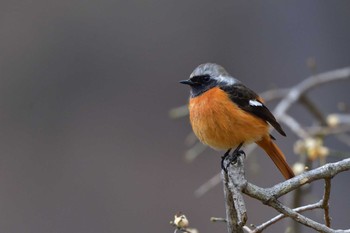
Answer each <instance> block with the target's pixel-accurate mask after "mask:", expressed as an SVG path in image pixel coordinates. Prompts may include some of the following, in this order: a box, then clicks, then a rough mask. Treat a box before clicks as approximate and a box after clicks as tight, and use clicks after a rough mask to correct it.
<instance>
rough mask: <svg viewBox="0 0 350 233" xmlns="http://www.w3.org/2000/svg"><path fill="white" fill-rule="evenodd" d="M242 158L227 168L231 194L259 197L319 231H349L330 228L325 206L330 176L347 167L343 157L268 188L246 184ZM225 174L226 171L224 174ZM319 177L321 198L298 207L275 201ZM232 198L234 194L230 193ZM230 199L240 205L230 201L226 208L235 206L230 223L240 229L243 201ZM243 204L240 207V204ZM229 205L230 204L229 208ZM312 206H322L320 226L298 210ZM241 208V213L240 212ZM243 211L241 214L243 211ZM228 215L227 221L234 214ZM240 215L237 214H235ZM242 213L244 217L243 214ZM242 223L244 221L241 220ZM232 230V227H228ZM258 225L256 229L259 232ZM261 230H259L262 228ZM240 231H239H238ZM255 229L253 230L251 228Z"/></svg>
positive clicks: (326, 206) (349, 162)
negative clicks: (323, 219)
mask: <svg viewBox="0 0 350 233" xmlns="http://www.w3.org/2000/svg"><path fill="white" fill-rule="evenodd" d="M243 170H244V168H243V158H241V157H239V158H238V162H237V163H236V164H235V165H232V166H230V167H229V170H228V174H227V175H226V177H225V179H228V182H227V183H225V184H230V183H232V184H230V185H225V187H227V188H228V189H229V190H230V191H231V193H235V196H236V197H237V196H239V193H237V191H240V190H241V191H242V192H243V193H245V194H246V195H248V196H250V197H252V198H255V199H257V200H260V201H261V202H262V203H263V204H265V205H268V206H271V207H273V208H274V209H276V210H277V211H278V212H280V213H281V214H283V215H284V216H288V217H290V218H292V219H294V220H295V221H297V222H299V223H301V224H303V225H305V226H308V227H310V228H312V229H315V230H317V231H319V232H325V233H334V232H350V230H345V231H343V230H333V229H331V228H329V226H330V217H329V208H328V203H329V196H330V179H332V178H333V177H334V176H335V175H337V174H338V173H340V172H343V171H347V170H350V159H344V160H342V161H339V162H336V163H329V164H326V165H324V166H322V167H319V168H317V169H314V170H311V171H308V172H305V173H303V174H300V175H298V176H296V177H294V178H292V179H289V180H286V181H284V182H282V183H279V184H277V185H275V186H273V187H271V188H261V187H258V186H256V185H254V184H251V183H249V182H248V181H247V180H246V179H245V177H244V172H243ZM224 174H225V173H224ZM319 179H325V180H326V184H325V192H324V196H323V199H322V200H321V201H320V202H318V203H315V204H313V205H308V206H304V207H299V208H296V209H291V208H289V207H287V206H285V205H283V204H282V203H281V202H280V201H279V200H277V199H278V198H279V197H281V196H283V195H285V194H287V193H289V192H291V191H293V190H295V189H297V188H299V187H301V186H303V185H305V184H307V183H311V182H313V181H316V180H319ZM233 197H234V196H233ZM232 200H233V201H234V202H235V201H237V200H238V202H239V203H240V204H237V203H233V204H230V203H228V206H227V208H232V206H234V208H235V213H238V214H236V215H235V216H236V220H234V219H233V220H231V221H232V222H235V221H236V222H235V224H236V226H238V227H240V228H238V229H241V230H242V229H243V228H242V227H243V226H242V223H243V221H242V219H243V218H244V217H246V213H245V207H244V202H241V201H240V200H241V197H239V198H232ZM242 203H243V207H242ZM230 206H231V207H230ZM310 208H311V209H312V208H323V209H324V210H325V221H326V225H323V224H321V223H318V222H316V221H314V220H312V219H310V218H307V217H305V216H303V215H301V214H300V213H299V212H301V211H305V210H308V209H310ZM240 210H244V212H242V211H240ZM242 213H244V214H242ZM227 216H228V218H227V219H228V221H229V218H231V219H232V217H235V216H234V215H227ZM237 216H240V217H237ZM242 216H244V217H242ZM281 218H282V216H277V217H275V218H273V219H272V220H270V221H268V222H267V223H265V224H264V225H263V227H262V228H263V229H265V228H266V227H267V226H269V225H271V224H272V223H273V222H276V221H278V220H279V219H281ZM244 223H245V221H244ZM231 229H232V228H231ZM259 229H260V228H258V231H257V232H259ZM261 230H262V229H260V231H261ZM229 232H234V231H229ZM239 232H241V231H239ZM253 232H254V231H253Z"/></svg>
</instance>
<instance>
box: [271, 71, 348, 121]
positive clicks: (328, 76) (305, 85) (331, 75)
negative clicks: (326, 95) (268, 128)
mask: <svg viewBox="0 0 350 233" xmlns="http://www.w3.org/2000/svg"><path fill="white" fill-rule="evenodd" d="M349 78H350V67H346V68H342V69H338V70H333V71H329V72H325V73H321V74H318V75H313V76H311V77H309V78H307V79H305V80H304V81H302V82H300V83H299V84H297V85H296V86H294V87H293V88H292V89H291V90H290V92H289V93H288V95H287V96H286V97H285V98H284V99H283V100H282V101H281V102H280V103H279V104H278V105H277V107H276V108H275V111H274V115H275V117H276V119H280V118H281V117H282V116H283V115H284V114H285V113H286V112H287V110H288V109H289V108H290V106H291V105H292V104H294V103H295V102H296V101H298V100H299V99H300V96H301V95H303V94H304V93H305V92H307V91H309V90H310V89H312V88H314V87H316V86H319V85H322V84H325V83H328V82H333V81H339V80H345V79H349Z"/></svg>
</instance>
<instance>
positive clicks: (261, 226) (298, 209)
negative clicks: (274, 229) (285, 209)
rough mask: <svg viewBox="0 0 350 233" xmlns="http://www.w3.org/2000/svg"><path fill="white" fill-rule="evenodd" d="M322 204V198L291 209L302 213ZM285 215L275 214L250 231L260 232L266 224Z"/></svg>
mask: <svg viewBox="0 0 350 233" xmlns="http://www.w3.org/2000/svg"><path fill="white" fill-rule="evenodd" d="M322 204H323V200H320V201H319V202H317V203H314V204H310V205H305V206H301V207H298V208H295V209H293V210H294V211H295V212H297V213H302V212H305V211H307V210H313V209H320V208H322ZM285 217H287V216H286V215H284V214H279V215H277V216H276V217H274V218H272V219H270V220H269V221H267V222H264V223H262V224H261V225H259V226H257V227H256V228H255V229H254V230H253V231H252V232H253V233H259V232H262V231H263V230H264V229H266V228H267V227H268V226H270V225H272V224H274V223H276V222H278V221H279V220H281V219H283V218H285Z"/></svg>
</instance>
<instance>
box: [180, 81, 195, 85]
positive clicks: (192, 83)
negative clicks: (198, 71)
mask: <svg viewBox="0 0 350 233" xmlns="http://www.w3.org/2000/svg"><path fill="white" fill-rule="evenodd" d="M179 83H182V84H186V85H190V86H192V85H194V82H192V81H191V80H181V81H180V82H179Z"/></svg>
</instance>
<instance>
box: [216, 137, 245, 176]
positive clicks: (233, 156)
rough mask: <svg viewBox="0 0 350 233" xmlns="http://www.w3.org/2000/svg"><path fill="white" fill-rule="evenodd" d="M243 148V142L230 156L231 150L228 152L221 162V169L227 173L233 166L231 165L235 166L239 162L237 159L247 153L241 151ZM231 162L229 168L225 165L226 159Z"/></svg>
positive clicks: (228, 164)
mask: <svg viewBox="0 0 350 233" xmlns="http://www.w3.org/2000/svg"><path fill="white" fill-rule="evenodd" d="M242 146H243V142H242V143H241V144H239V145H238V146H237V148H236V149H235V150H234V151H233V152H232V154H230V151H231V149H229V150H228V151H226V153H225V154H224V156H223V157H222V160H221V168H222V169H223V170H224V171H225V172H226V173H227V168H228V167H229V166H230V165H231V164H235V163H236V162H237V158H238V157H239V156H241V155H244V156H245V153H244V151H243V150H241V147H242ZM226 158H227V159H228V160H229V163H227V166H225V165H224V160H225V159H226Z"/></svg>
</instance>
